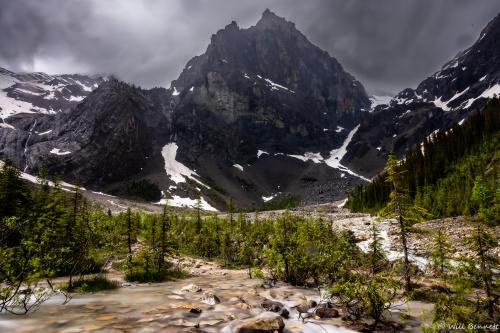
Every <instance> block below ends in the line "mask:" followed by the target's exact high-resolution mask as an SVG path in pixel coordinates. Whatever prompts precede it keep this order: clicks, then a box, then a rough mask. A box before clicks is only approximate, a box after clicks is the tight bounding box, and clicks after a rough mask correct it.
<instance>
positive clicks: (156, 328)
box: [0, 258, 431, 333]
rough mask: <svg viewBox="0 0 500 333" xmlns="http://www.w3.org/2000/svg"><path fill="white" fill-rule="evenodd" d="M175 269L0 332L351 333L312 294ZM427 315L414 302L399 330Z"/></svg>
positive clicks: (212, 269) (49, 306) (43, 311)
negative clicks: (176, 276) (177, 274)
mask: <svg viewBox="0 0 500 333" xmlns="http://www.w3.org/2000/svg"><path fill="white" fill-rule="evenodd" d="M178 264H179V265H181V266H182V267H183V268H184V269H185V270H186V271H188V272H189V273H190V274H191V275H192V276H191V277H189V278H187V279H182V280H176V281H169V282H165V283H155V284H130V283H122V287H121V288H120V289H118V290H114V291H106V292H99V293H95V294H81V295H74V296H73V298H72V299H71V300H70V302H68V303H67V304H64V305H63V304H62V302H63V299H62V297H59V296H56V297H54V298H52V299H50V300H49V301H48V302H46V303H45V304H43V305H42V306H41V307H40V309H39V310H38V311H36V312H34V313H30V314H28V315H26V316H14V315H6V314H2V315H0V332H36V333H38V332H44V333H56V332H57V333H80V332H111V333H124V332H134V333H136V332H137V333H139V332H140V333H156V332H224V333H231V332H274V331H279V332H281V330H282V329H283V332H305V333H313V332H332V333H349V332H355V328H352V327H351V328H349V327H348V325H347V323H346V322H344V321H342V319H341V316H342V311H341V309H335V308H331V307H328V305H326V304H323V303H321V302H320V296H319V292H318V291H317V290H314V289H307V288H297V287H292V286H290V285H286V284H279V283H278V284H277V285H275V286H270V285H266V284H265V283H264V282H263V281H262V280H259V279H250V278H248V276H247V274H246V271H244V270H228V269H224V268H222V267H221V266H219V265H218V264H216V263H212V262H206V261H202V260H199V259H191V258H182V259H179V260H178ZM110 278H113V279H120V276H114V275H113V274H110ZM430 308H431V306H430V305H422V304H417V303H414V304H412V305H411V306H410V307H408V306H405V307H403V308H402V310H405V311H408V310H410V314H411V315H412V316H415V317H414V319H413V320H408V321H407V322H406V325H407V326H406V327H407V329H406V331H408V332H418V331H419V329H418V325H419V323H418V321H417V320H416V319H415V318H418V317H422V315H423V314H424V313H427V312H428V311H429V310H430ZM299 313H301V314H300V316H299ZM394 317H395V318H398V313H397V312H396V313H395V315H394ZM259 330H263V331H259Z"/></svg>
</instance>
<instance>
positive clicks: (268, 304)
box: [261, 299, 283, 312]
mask: <svg viewBox="0 0 500 333" xmlns="http://www.w3.org/2000/svg"><path fill="white" fill-rule="evenodd" d="M261 306H262V308H263V309H264V310H266V311H272V312H280V311H281V309H283V304H281V303H280V302H275V301H271V300H269V299H266V300H264V301H263V302H262V303H261Z"/></svg>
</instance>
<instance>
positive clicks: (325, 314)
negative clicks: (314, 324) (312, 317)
mask: <svg viewBox="0 0 500 333" xmlns="http://www.w3.org/2000/svg"><path fill="white" fill-rule="evenodd" d="M315 314H316V315H317V316H318V317H320V318H338V316H339V311H338V310H337V309H334V308H329V307H320V308H317V309H316V312H315Z"/></svg>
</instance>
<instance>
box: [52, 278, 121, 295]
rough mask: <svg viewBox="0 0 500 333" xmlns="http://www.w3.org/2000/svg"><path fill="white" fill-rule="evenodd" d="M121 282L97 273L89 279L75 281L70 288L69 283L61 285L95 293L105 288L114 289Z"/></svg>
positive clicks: (66, 288) (79, 291)
mask: <svg viewBox="0 0 500 333" xmlns="http://www.w3.org/2000/svg"><path fill="white" fill-rule="evenodd" d="M119 286H120V285H119V282H118V281H115V280H110V279H108V278H107V277H106V276H105V275H102V274H99V275H95V276H93V277H91V278H89V279H82V280H78V281H76V282H73V286H72V287H71V288H69V285H68V284H63V285H61V286H60V288H61V289H62V290H65V291H71V292H77V293H95V292H98V291H103V290H113V289H117V288H118V287H119Z"/></svg>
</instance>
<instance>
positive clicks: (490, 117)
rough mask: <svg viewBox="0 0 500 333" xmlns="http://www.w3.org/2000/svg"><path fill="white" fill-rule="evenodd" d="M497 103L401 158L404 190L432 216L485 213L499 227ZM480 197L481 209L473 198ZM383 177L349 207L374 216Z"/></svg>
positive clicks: (384, 186) (384, 195) (360, 190)
mask: <svg viewBox="0 0 500 333" xmlns="http://www.w3.org/2000/svg"><path fill="white" fill-rule="evenodd" d="M499 166H500V100H499V99H493V100H491V102H489V104H488V105H487V106H486V108H485V109H484V110H483V111H481V112H475V113H474V114H472V115H471V116H470V117H469V118H467V119H466V120H465V121H464V122H463V123H462V124H456V125H455V126H453V127H452V128H451V129H450V130H449V131H446V132H443V131H439V132H437V133H434V134H432V135H431V136H429V137H428V138H426V139H425V141H424V142H423V143H422V145H421V146H420V147H415V148H413V149H410V150H409V151H408V152H407V153H406V155H405V156H404V158H403V159H402V160H401V162H400V165H399V168H400V170H401V172H402V174H403V176H402V186H403V187H404V189H405V190H406V191H407V193H408V195H409V196H410V198H411V200H412V201H413V202H414V203H415V204H416V205H418V206H420V207H423V208H425V209H426V210H427V211H428V212H429V213H430V215H431V216H434V217H448V216H458V215H474V214H477V213H478V211H479V209H483V210H487V211H486V212H485V213H487V215H488V223H490V224H491V225H498V224H499V223H500V175H499ZM473 192H481V193H480V194H478V195H481V196H484V198H482V199H484V200H482V202H484V205H483V207H480V205H479V201H478V200H476V199H477V196H476V197H475V196H473V195H472V194H473ZM389 193H390V185H389V184H388V183H387V182H386V173H385V172H384V173H382V174H381V175H379V176H377V177H376V178H375V179H373V181H372V182H371V183H369V184H366V185H363V186H359V187H357V188H355V189H354V190H353V191H352V192H351V193H350V194H349V200H348V202H347V207H348V208H350V209H351V210H353V211H357V212H369V213H376V212H378V211H379V210H380V209H382V208H383V207H385V205H386V204H387V202H388V201H389Z"/></svg>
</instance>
